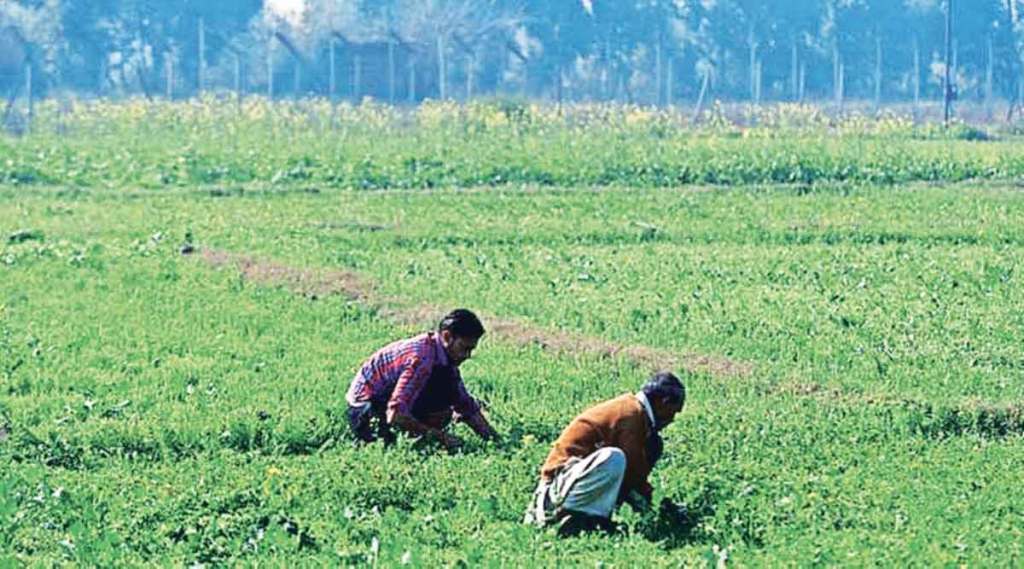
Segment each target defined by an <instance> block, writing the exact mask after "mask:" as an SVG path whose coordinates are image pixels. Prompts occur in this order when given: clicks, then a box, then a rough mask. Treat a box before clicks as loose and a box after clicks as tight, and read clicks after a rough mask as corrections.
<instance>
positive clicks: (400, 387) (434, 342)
mask: <svg viewBox="0 0 1024 569" xmlns="http://www.w3.org/2000/svg"><path fill="white" fill-rule="evenodd" d="M448 365H449V362H448V354H447V353H446V352H445V351H444V346H443V345H442V344H441V337H440V336H439V335H438V334H437V333H435V332H427V333H425V334H420V335H419V336H416V337H414V338H409V339H407V340H399V341H397V342H393V343H391V344H388V345H387V346H384V347H383V348H381V349H380V350H378V351H377V353H375V354H373V355H372V356H370V359H368V360H366V362H365V363H363V366H362V367H361V368H360V369H359V371H358V372H357V373H356V376H355V377H354V378H353V379H352V384H351V385H350V386H349V388H348V394H347V395H346V396H345V399H346V400H347V401H348V404H349V405H352V406H356V405H362V404H365V403H370V404H372V405H373V406H374V407H377V408H383V407H385V406H386V407H387V416H388V419H389V420H390V419H391V418H392V417H393V416H394V415H395V413H402V414H405V415H411V414H412V407H413V404H415V403H416V399H417V398H418V397H419V396H420V392H421V391H423V386H424V385H426V383H427V380H428V379H429V378H430V373H431V371H432V370H433V369H434V367H436V366H448ZM452 369H453V373H454V376H455V394H456V397H455V404H454V405H453V407H454V409H455V411H456V412H458V413H459V414H460V415H462V416H463V417H472V416H473V415H475V414H477V412H479V411H480V405H479V404H478V403H477V402H476V400H475V399H473V398H472V397H470V395H469V392H467V391H466V385H465V384H464V383H463V382H462V376H461V375H460V374H459V369H458V368H455V367H453V368H452Z"/></svg>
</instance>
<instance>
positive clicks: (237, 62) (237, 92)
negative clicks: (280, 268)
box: [235, 53, 242, 108]
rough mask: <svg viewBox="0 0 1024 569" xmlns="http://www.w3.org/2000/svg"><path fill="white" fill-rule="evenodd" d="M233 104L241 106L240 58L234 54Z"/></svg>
mask: <svg viewBox="0 0 1024 569" xmlns="http://www.w3.org/2000/svg"><path fill="white" fill-rule="evenodd" d="M235 104H237V105H238V106H239V108H241V106H242V57H241V56H240V55H239V54H237V53H236V54H235Z"/></svg>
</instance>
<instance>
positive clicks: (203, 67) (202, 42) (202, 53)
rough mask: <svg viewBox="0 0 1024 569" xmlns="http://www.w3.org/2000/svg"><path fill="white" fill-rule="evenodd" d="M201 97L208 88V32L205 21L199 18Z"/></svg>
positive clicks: (199, 79) (199, 84)
mask: <svg viewBox="0 0 1024 569" xmlns="http://www.w3.org/2000/svg"><path fill="white" fill-rule="evenodd" d="M198 86H199V95H200V96H202V94H203V89H204V88H205V87H206V30H205V29H204V26H203V19H202V18H199V77H198Z"/></svg>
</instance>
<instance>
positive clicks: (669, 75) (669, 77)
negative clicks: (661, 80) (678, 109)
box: [665, 56, 676, 107]
mask: <svg viewBox="0 0 1024 569" xmlns="http://www.w3.org/2000/svg"><path fill="white" fill-rule="evenodd" d="M675 66H676V58H675V57H671V56H670V57H669V58H668V68H667V69H666V70H665V105H666V106H669V107H671V106H672V103H673V102H674V101H673V95H674V93H673V92H672V86H673V84H674V79H675V78H674V77H673V75H674V73H673V69H674V68H675Z"/></svg>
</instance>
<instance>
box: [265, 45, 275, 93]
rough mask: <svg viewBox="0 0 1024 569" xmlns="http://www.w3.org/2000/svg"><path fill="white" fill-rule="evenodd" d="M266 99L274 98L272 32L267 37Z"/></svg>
mask: <svg viewBox="0 0 1024 569" xmlns="http://www.w3.org/2000/svg"><path fill="white" fill-rule="evenodd" d="M267 99H270V100H273V99H274V34H273V33H271V34H270V38H268V39H267Z"/></svg>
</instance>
